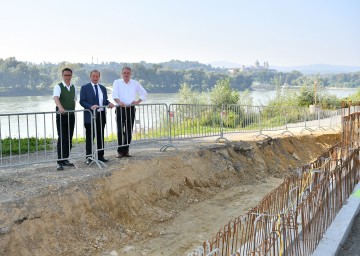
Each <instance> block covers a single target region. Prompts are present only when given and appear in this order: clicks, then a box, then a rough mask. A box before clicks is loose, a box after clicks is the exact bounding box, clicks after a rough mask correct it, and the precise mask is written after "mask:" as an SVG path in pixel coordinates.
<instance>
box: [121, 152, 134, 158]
mask: <svg viewBox="0 0 360 256" xmlns="http://www.w3.org/2000/svg"><path fill="white" fill-rule="evenodd" d="M123 156H125V157H132V155H130V154H129V152H126V153H123Z"/></svg>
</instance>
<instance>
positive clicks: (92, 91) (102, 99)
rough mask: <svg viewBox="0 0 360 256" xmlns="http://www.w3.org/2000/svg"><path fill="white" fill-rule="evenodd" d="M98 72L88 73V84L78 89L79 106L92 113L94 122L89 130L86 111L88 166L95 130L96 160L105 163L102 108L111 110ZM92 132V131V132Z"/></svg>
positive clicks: (111, 106) (112, 105) (111, 105)
mask: <svg viewBox="0 0 360 256" xmlns="http://www.w3.org/2000/svg"><path fill="white" fill-rule="evenodd" d="M99 80H100V72H99V71H98V70H92V71H91V72H90V81H91V82H90V83H88V84H85V85H83V86H81V89H80V105H81V106H83V107H84V109H89V110H91V112H93V113H94V117H95V120H96V122H93V128H92V129H91V122H92V120H91V115H90V113H89V112H88V111H85V112H84V126H85V130H86V163H87V164H90V163H91V159H90V157H91V156H92V141H93V140H94V137H95V130H96V138H97V140H96V144H97V149H98V160H100V161H102V162H107V161H108V160H106V159H105V158H104V127H105V124H106V109H105V108H104V107H102V106H106V105H108V107H109V108H113V107H114V104H112V103H111V102H110V101H109V100H108V96H107V91H106V88H105V87H104V86H103V85H101V84H99ZM92 130H93V131H92Z"/></svg>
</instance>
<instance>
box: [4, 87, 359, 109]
mask: <svg viewBox="0 0 360 256" xmlns="http://www.w3.org/2000/svg"><path fill="white" fill-rule="evenodd" d="M356 90H357V89H355V88H346V89H328V90H327V91H328V92H329V94H333V95H336V96H337V97H339V98H344V97H348V96H349V95H351V94H354V93H355V92H356ZM275 95H276V91H275V90H261V91H252V92H251V96H252V98H253V105H266V104H267V103H268V102H269V100H271V99H273V98H274V97H275ZM109 97H110V98H111V95H109ZM144 103H147V104H155V103H165V104H171V103H179V102H178V94H177V93H151V94H149V95H148V99H147V101H146V102H144ZM76 109H82V107H81V106H80V105H79V104H77V105H76ZM54 110H55V104H54V101H53V99H52V97H51V96H22V97H0V114H8V113H24V112H27V113H28V112H43V111H54Z"/></svg>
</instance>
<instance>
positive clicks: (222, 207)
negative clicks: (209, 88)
mask: <svg viewBox="0 0 360 256" xmlns="http://www.w3.org/2000/svg"><path fill="white" fill-rule="evenodd" d="M231 140H232V141H231V142H230V143H218V144H215V143H208V142H203V143H200V142H197V143H196V144H193V143H191V142H189V143H187V144H186V143H185V144H184V145H182V146H181V147H179V151H176V150H169V151H168V152H159V151H158V148H157V150H154V149H152V148H150V147H148V148H147V149H146V150H144V149H141V150H138V151H136V150H134V151H133V152H135V157H133V158H130V159H121V160H119V159H116V158H114V155H111V153H110V152H108V153H106V154H107V157H108V158H109V159H111V161H110V162H109V164H108V167H107V168H105V169H102V170H100V169H98V168H97V167H96V166H95V165H94V166H91V167H87V166H86V165H85V164H84V163H82V162H81V161H79V162H76V164H77V166H78V169H75V168H73V169H66V170H65V171H64V172H56V171H55V170H54V169H55V167H54V164H51V165H50V164H49V165H37V166H31V167H27V168H8V169H6V170H3V169H0V202H1V204H0V255H111V253H113V255H114V253H115V252H116V253H117V254H118V255H186V254H187V253H190V252H192V251H193V250H194V249H195V248H196V246H197V245H199V244H201V243H202V242H203V241H204V240H208V239H211V238H212V237H213V236H214V235H215V234H216V232H217V231H218V230H219V229H220V228H222V227H223V226H224V225H225V224H227V222H229V221H230V220H232V219H234V218H235V217H237V216H240V215H242V214H243V213H245V212H246V211H248V210H249V209H251V208H252V207H254V206H255V205H256V204H257V203H258V202H259V201H260V200H261V199H262V198H263V197H264V196H265V195H266V194H267V193H269V192H270V191H271V190H272V189H274V188H275V187H277V186H278V185H279V184H280V183H281V182H282V180H283V177H284V176H286V175H289V174H290V173H291V170H293V169H295V168H296V167H298V166H301V165H303V164H304V163H308V162H310V161H311V160H313V159H315V158H316V157H317V156H319V155H320V154H321V153H323V152H325V151H326V149H327V148H329V147H330V146H332V145H334V144H336V143H337V142H338V141H339V140H340V136H339V134H338V133H335V132H333V133H327V134H322V133H321V134H315V135H301V136H300V135H299V136H293V137H290V136H284V137H282V138H280V137H279V138H273V139H270V138H267V139H264V138H262V139H257V140H255V139H254V138H253V137H248V138H245V139H244V136H242V137H241V140H240V139H239V138H231Z"/></svg>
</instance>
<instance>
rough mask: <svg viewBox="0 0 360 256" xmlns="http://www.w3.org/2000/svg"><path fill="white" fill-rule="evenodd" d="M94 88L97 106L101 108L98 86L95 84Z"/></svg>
mask: <svg viewBox="0 0 360 256" xmlns="http://www.w3.org/2000/svg"><path fill="white" fill-rule="evenodd" d="M94 87H95V97H96V104H97V105H98V106H100V101H99V92H98V85H97V84H94Z"/></svg>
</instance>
